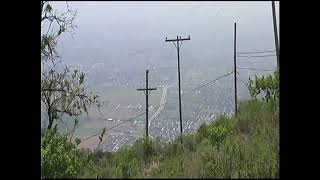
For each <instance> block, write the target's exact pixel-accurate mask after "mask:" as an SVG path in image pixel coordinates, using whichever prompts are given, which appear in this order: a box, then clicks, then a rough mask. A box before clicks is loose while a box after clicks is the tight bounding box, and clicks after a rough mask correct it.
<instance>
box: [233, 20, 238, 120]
mask: <svg viewBox="0 0 320 180" xmlns="http://www.w3.org/2000/svg"><path fill="white" fill-rule="evenodd" d="M233 58H234V72H233V73H234V113H235V115H236V116H237V112H238V107H237V102H238V101H237V24H236V23H234V50H233Z"/></svg>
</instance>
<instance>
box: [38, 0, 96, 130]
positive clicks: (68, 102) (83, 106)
mask: <svg viewBox="0 0 320 180" xmlns="http://www.w3.org/2000/svg"><path fill="white" fill-rule="evenodd" d="M66 5H67V11H66V12H65V13H62V14H58V13H57V12H56V11H55V10H54V8H53V7H52V4H51V3H50V2H48V1H41V26H42V27H41V30H42V31H41V65H42V66H41V102H42V104H44V105H45V109H46V112H47V114H48V122H49V123H48V129H50V128H51V127H52V126H53V123H54V121H55V120H58V119H60V118H61V117H62V116H63V115H65V114H66V115H69V116H78V115H80V114H81V113H83V112H88V111H87V110H88V108H89V107H90V106H91V105H95V106H97V107H101V104H102V103H101V102H100V100H99V97H98V96H97V95H95V94H92V93H88V92H87V91H86V90H85V89H84V82H85V74H84V73H83V72H80V70H78V69H74V70H71V68H70V67H68V66H65V67H64V68H60V69H59V67H58V66H57V65H58V63H57V62H56V60H57V59H59V55H58V53H57V51H56V46H57V43H58V38H59V37H60V36H61V34H62V33H64V32H72V31H73V30H74V28H75V27H76V25H75V24H74V19H75V17H76V14H77V12H76V11H73V10H71V9H70V8H69V6H68V3H66ZM46 28H47V30H43V29H46ZM48 60H51V61H49V62H48Z"/></svg>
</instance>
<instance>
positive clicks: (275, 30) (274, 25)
mask: <svg viewBox="0 0 320 180" xmlns="http://www.w3.org/2000/svg"><path fill="white" fill-rule="evenodd" d="M271 4H272V16H273V30H274V40H275V46H276V54H277V66H278V68H279V66H280V61H279V55H280V50H279V44H278V43H279V41H278V31H277V18H276V8H275V5H274V1H271Z"/></svg>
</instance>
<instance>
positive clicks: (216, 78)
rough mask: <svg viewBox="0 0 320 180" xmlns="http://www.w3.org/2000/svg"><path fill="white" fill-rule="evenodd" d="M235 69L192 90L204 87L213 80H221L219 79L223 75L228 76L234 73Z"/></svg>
mask: <svg viewBox="0 0 320 180" xmlns="http://www.w3.org/2000/svg"><path fill="white" fill-rule="evenodd" d="M233 72H234V71H231V72H229V73H227V74H225V75H223V76H220V77H218V78H216V79H214V80H212V81H210V82H208V83H206V84H204V85H201V86H199V87H196V88H195V89H193V90H192V91H195V90H197V89H200V88H202V87H204V86H206V85H208V84H210V83H212V82H214V81H217V80H219V79H221V78H223V77H226V76H229V75H230V74H232V73H233Z"/></svg>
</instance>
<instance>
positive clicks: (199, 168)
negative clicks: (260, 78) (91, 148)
mask: <svg viewBox="0 0 320 180" xmlns="http://www.w3.org/2000/svg"><path fill="white" fill-rule="evenodd" d="M90 159H91V160H90V162H89V163H88V164H87V165H86V167H84V168H83V169H82V170H81V171H80V173H79V175H78V176H79V177H81V178H96V177H99V178H176V177H187V178H192V177H197V178H253V177H254V178H259V177H261V178H277V177H279V109H278V106H275V105H274V104H273V103H272V101H271V102H270V101H269V102H264V101H258V100H250V101H246V102H243V103H241V104H240V106H239V113H238V116H237V117H231V118H227V117H224V116H221V117H219V118H217V119H216V120H215V121H212V122H211V123H210V124H208V125H206V124H203V125H201V126H200V128H199V129H198V132H197V133H195V134H193V135H187V136H183V146H181V144H180V140H179V139H176V140H175V141H173V142H171V143H169V144H166V143H163V142H161V141H160V140H159V139H157V140H146V139H139V140H138V141H136V142H135V143H134V144H133V145H132V146H131V147H123V148H121V149H120V150H119V151H117V152H115V153H110V152H106V153H103V152H97V153H95V154H94V155H92V158H90Z"/></svg>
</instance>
